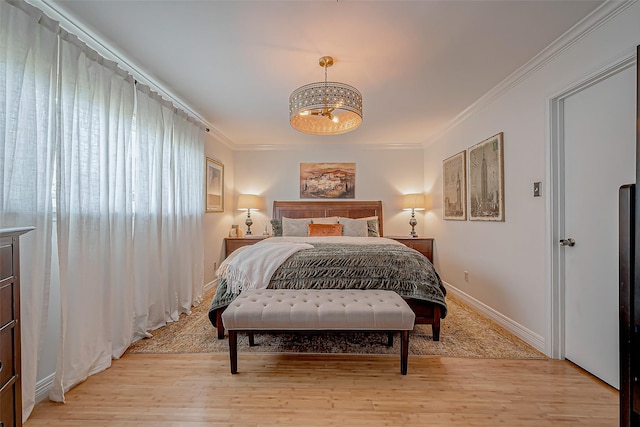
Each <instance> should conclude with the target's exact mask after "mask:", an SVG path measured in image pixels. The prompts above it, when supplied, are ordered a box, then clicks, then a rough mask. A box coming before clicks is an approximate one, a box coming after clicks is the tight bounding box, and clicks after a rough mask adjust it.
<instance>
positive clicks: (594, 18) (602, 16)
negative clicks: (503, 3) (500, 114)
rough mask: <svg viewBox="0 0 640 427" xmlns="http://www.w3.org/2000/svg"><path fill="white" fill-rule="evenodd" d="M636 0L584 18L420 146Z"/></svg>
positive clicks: (611, 0)
mask: <svg viewBox="0 0 640 427" xmlns="http://www.w3.org/2000/svg"><path fill="white" fill-rule="evenodd" d="M637 1H638V0H623V1H618V0H607V1H606V2H605V3H603V4H602V5H600V6H599V7H598V8H597V9H595V10H594V11H593V12H591V13H590V14H589V15H587V16H586V17H585V18H584V19H582V20H581V21H580V22H578V23H577V24H575V25H574V26H573V27H571V28H570V29H569V30H567V31H566V32H565V33H564V34H562V35H561V36H560V37H558V38H557V39H556V40H554V41H553V42H552V43H551V44H550V45H549V46H547V47H546V48H544V49H543V50H542V51H541V52H540V53H538V54H537V55H536V56H534V57H533V58H532V59H530V60H529V61H528V62H527V63H525V64H524V65H523V66H521V67H520V68H518V69H517V70H516V71H514V72H513V73H511V74H510V75H509V76H508V77H507V78H505V79H504V80H503V81H502V82H500V83H498V85H496V86H495V87H494V88H493V89H491V90H490V91H489V92H487V93H485V94H484V95H483V96H481V97H480V98H479V99H478V100H477V101H475V102H474V103H473V104H471V105H470V106H468V107H467V108H465V109H464V110H463V111H462V112H461V113H460V114H458V115H457V116H456V117H454V118H453V120H452V121H450V122H449V123H448V124H447V125H446V126H445V127H444V128H443V129H441V130H440V131H439V132H436V133H435V134H434V135H432V136H430V137H429V138H428V139H427V140H426V141H425V142H424V143H423V147H426V146H429V145H431V144H433V143H434V142H436V141H437V140H438V139H439V138H440V137H442V136H443V135H444V134H446V133H447V132H449V131H450V130H451V129H453V128H454V127H456V126H458V125H459V124H460V123H462V122H463V121H464V120H466V119H467V118H468V117H470V116H471V115H473V114H474V113H476V112H477V111H479V110H481V109H482V108H484V107H485V106H487V105H488V104H490V103H491V102H492V101H493V100H495V99H496V98H498V97H499V96H501V95H503V94H504V93H506V92H508V91H509V90H511V89H513V88H514V87H516V86H517V85H519V84H520V83H522V82H523V81H524V80H526V79H528V78H529V77H530V76H531V75H533V74H534V73H535V72H536V71H538V70H539V69H540V68H541V67H543V66H544V65H546V64H547V63H549V62H551V61H552V60H553V59H554V58H556V57H557V56H558V55H560V54H561V53H563V52H564V51H566V50H567V49H569V48H571V47H572V46H573V45H575V44H576V43H578V42H579V41H580V40H582V39H583V38H585V37H586V36H588V35H589V34H591V33H592V32H594V31H595V30H597V29H598V28H600V27H601V26H603V25H604V24H606V23H607V22H608V21H610V20H611V19H613V18H614V17H616V16H617V15H619V14H620V13H622V12H624V11H625V10H626V9H627V8H629V7H630V6H632V5H633V4H635V3H637Z"/></svg>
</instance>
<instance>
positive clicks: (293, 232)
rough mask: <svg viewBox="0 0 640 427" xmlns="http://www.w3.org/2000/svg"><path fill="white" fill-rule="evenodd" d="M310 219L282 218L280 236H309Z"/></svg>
mask: <svg viewBox="0 0 640 427" xmlns="http://www.w3.org/2000/svg"><path fill="white" fill-rule="evenodd" d="M309 224H311V218H299V219H298V218H287V217H282V235H283V236H297V237H305V236H308V235H309V231H308V229H309Z"/></svg>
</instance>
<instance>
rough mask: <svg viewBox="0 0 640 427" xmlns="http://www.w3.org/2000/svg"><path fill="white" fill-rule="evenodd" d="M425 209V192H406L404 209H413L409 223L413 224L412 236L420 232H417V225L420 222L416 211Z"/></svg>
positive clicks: (403, 199)
mask: <svg viewBox="0 0 640 427" xmlns="http://www.w3.org/2000/svg"><path fill="white" fill-rule="evenodd" d="M424 209H425V205H424V194H422V193H416V194H405V195H404V196H403V198H402V210H405V211H408V210H410V211H411V219H410V220H409V225H410V226H411V237H418V233H416V229H415V227H416V225H417V224H418V221H417V220H416V214H415V211H423V210H424Z"/></svg>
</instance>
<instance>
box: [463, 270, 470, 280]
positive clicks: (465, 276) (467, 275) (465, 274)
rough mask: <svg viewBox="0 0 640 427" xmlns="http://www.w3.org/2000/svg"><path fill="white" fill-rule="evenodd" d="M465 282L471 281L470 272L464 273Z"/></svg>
mask: <svg viewBox="0 0 640 427" xmlns="http://www.w3.org/2000/svg"><path fill="white" fill-rule="evenodd" d="M464 281H465V282H468V281H469V272H468V271H465V272H464Z"/></svg>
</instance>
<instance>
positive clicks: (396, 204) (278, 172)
mask: <svg viewBox="0 0 640 427" xmlns="http://www.w3.org/2000/svg"><path fill="white" fill-rule="evenodd" d="M356 132H357V131H356ZM324 138H325V139H322V141H320V142H319V143H318V144H317V145H315V146H305V147H304V148H301V147H300V148H295V147H294V148H293V149H291V147H288V149H286V150H282V151H280V150H278V151H239V152H237V153H236V157H235V198H234V205H233V207H234V208H235V202H236V201H237V196H238V194H242V193H252V194H260V195H263V196H264V199H265V203H266V208H267V209H266V210H265V211H259V212H256V213H252V214H251V217H252V218H253V222H254V225H253V226H252V227H251V230H252V232H254V234H259V233H262V231H263V230H264V227H265V224H267V223H268V221H269V219H271V214H272V209H273V201H274V200H300V190H299V182H300V163H311V162H354V163H355V164H356V197H355V200H381V201H382V209H383V220H384V224H383V226H384V234H385V235H408V234H409V232H410V231H411V228H410V226H409V217H410V214H409V212H406V211H402V210H401V206H402V205H401V198H402V195H403V194H406V193H416V192H422V191H423V187H422V183H423V180H424V178H423V164H422V158H423V155H422V148H421V147H420V148H417V149H416V148H414V149H411V148H407V149H392V148H380V147H378V148H374V147H370V146H363V145H348V144H341V145H335V144H330V143H328V142H326V137H324ZM416 217H417V219H418V226H417V227H416V231H417V232H418V234H420V235H424V232H425V230H424V228H423V226H424V220H423V215H422V214H421V213H419V212H418V213H416ZM245 218H246V213H243V212H237V213H236V215H235V222H234V223H235V224H239V225H240V226H241V227H242V228H244V220H245ZM230 226H231V223H228V224H227V229H228V228H229V227H230ZM427 234H429V233H428V232H427Z"/></svg>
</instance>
